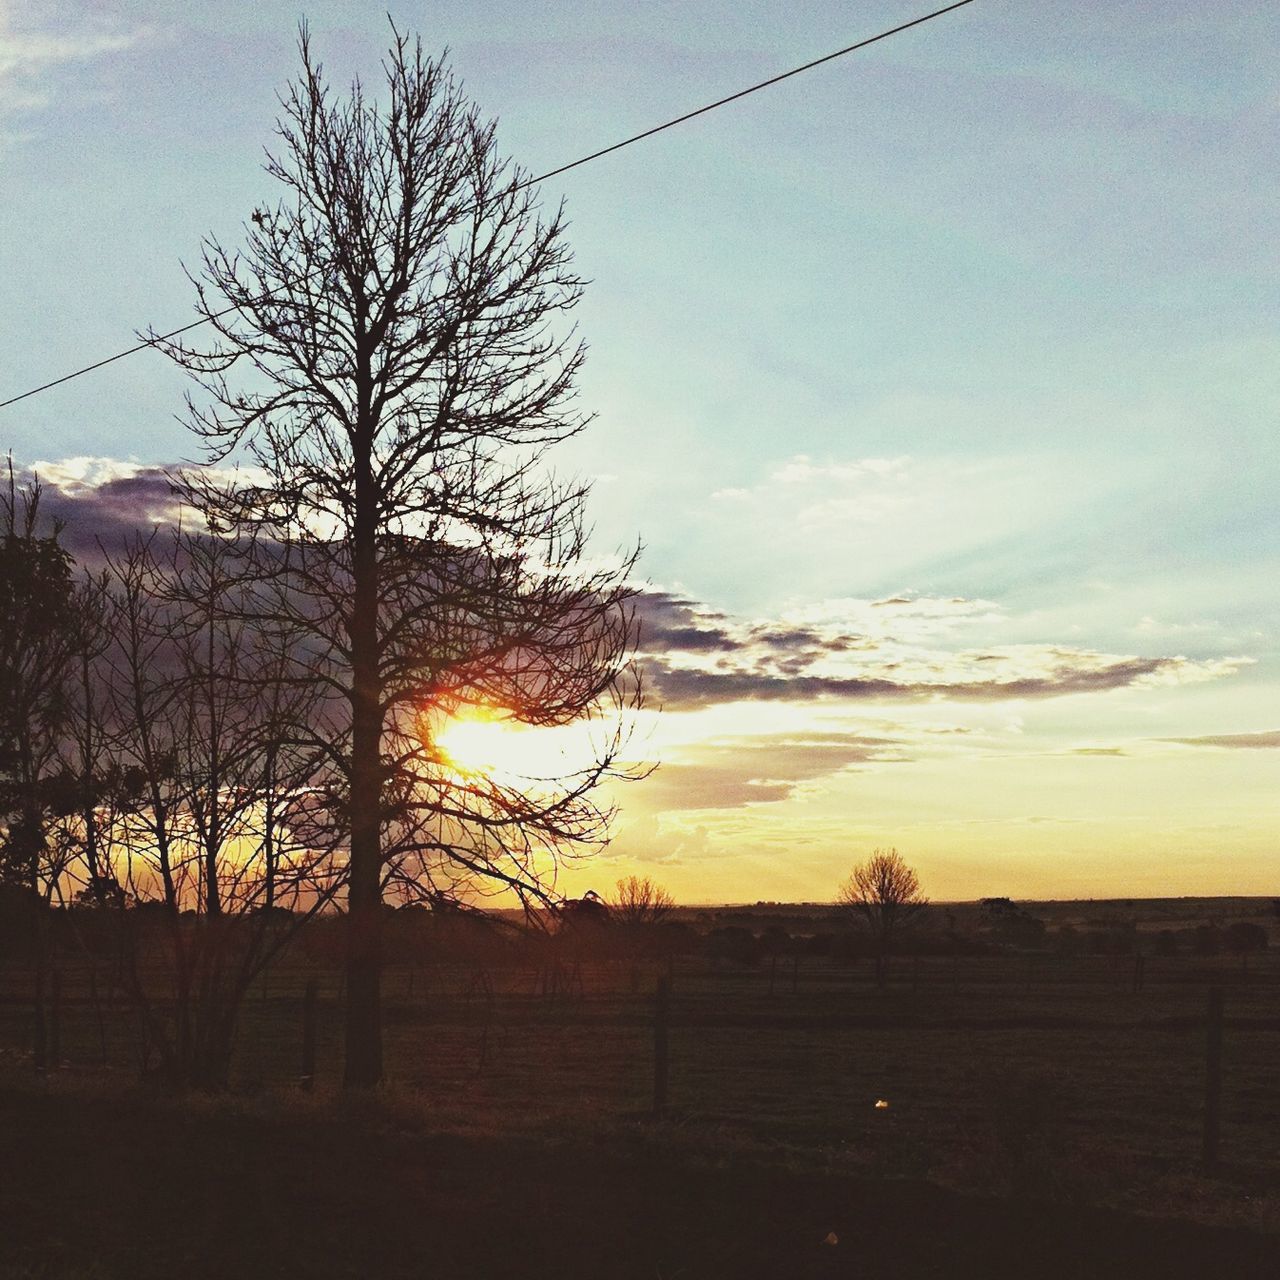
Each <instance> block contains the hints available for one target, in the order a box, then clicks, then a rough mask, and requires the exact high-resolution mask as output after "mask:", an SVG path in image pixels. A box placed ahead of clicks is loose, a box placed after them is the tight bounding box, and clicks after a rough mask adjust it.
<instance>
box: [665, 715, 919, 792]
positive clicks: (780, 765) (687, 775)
mask: <svg viewBox="0 0 1280 1280" xmlns="http://www.w3.org/2000/svg"><path fill="white" fill-rule="evenodd" d="M906 759H907V757H906V756H904V755H903V753H902V744H901V742H900V741H899V740H898V739H895V738H887V737H878V736H869V735H863V734H853V733H839V732H817V733H805V734H767V735H757V736H753V737H735V738H725V739H721V740H719V741H715V742H710V743H706V744H699V745H696V746H692V747H688V748H686V749H685V751H684V752H683V758H682V759H678V760H675V761H672V762H671V763H666V764H663V765H662V766H661V767H660V768H659V769H658V771H657V772H656V773H654V774H653V775H651V776H650V777H649V778H648V779H647V780H646V782H645V783H644V804H645V806H646V807H652V808H653V809H655V810H657V811H664V810H690V809H737V808H743V807H745V806H748V805H760V804H776V803H779V802H780V801H783V800H790V799H791V798H792V797H794V796H795V795H796V793H797V792H798V791H799V790H800V789H801V788H802V787H803V786H804V785H805V784H809V783H814V782H817V781H818V780H820V779H822V778H828V777H832V776H834V775H836V774H838V773H843V772H845V771H847V770H849V769H852V768H855V767H856V766H858V765H861V764H867V763H873V762H875V763H886V762H901V761H904V760H906Z"/></svg>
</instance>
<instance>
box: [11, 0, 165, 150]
mask: <svg viewBox="0 0 1280 1280" xmlns="http://www.w3.org/2000/svg"><path fill="white" fill-rule="evenodd" d="M24 19H25V21H24V22H23V23H22V24H19V23H18V22H16V21H15V15H14V12H13V11H11V10H10V9H9V8H8V7H7V6H6V7H5V8H4V9H0V121H3V120H5V119H6V118H9V119H12V118H13V117H15V116H17V115H19V114H20V113H23V112H31V111H37V110H39V109H40V108H41V107H44V106H47V105H48V104H49V102H50V101H51V100H52V97H53V88H52V83H51V79H50V77H51V75H52V74H53V73H54V72H55V71H56V70H57V69H58V68H60V67H65V66H68V65H84V64H86V63H89V62H93V61H95V60H97V59H99V58H103V57H107V56H109V55H111V54H115V53H121V52H123V51H124V50H126V49H129V48H132V47H133V46H135V45H137V44H139V43H141V42H142V41H145V40H148V39H150V38H152V37H153V36H154V35H155V29H154V28H153V27H150V26H137V27H130V28H122V27H120V26H119V25H118V24H117V23H114V22H112V21H110V20H109V19H105V18H94V17H90V16H82V17H81V18H80V25H79V27H78V29H76V30H65V29H60V28H61V27H62V23H61V22H60V21H59V18H58V15H57V14H55V13H53V12H51V11H48V10H44V11H41V10H40V9H38V8H37V9H36V10H35V11H34V12H32V11H31V10H30V9H29V10H28V11H27V12H26V13H25V14H24ZM6 136H7V137H8V138H9V140H13V139H14V138H15V137H17V136H19V135H18V134H16V133H14V132H13V131H10V130H5V131H4V132H0V141H3V140H4V138H5V137H6Z"/></svg>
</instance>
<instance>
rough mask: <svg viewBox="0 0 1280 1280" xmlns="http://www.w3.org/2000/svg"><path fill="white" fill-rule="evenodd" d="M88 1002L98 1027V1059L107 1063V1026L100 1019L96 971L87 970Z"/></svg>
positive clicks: (104, 1063) (100, 1006)
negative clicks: (91, 1006)
mask: <svg viewBox="0 0 1280 1280" xmlns="http://www.w3.org/2000/svg"><path fill="white" fill-rule="evenodd" d="M89 1002H90V1003H91V1004H92V1005H93V1018H94V1022H95V1023H96V1024H97V1028H98V1061H99V1063H100V1064H101V1065H102V1066H104V1067H105V1066H106V1065H107V1027H106V1024H105V1023H104V1022H103V1020H102V1001H101V1000H100V999H99V998H98V971H97V969H90V970H89Z"/></svg>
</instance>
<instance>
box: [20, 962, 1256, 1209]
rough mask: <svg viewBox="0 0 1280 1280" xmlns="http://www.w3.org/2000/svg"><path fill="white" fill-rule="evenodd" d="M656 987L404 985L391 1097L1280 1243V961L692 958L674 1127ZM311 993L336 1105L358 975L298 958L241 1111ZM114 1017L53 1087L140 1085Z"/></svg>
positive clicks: (268, 1081) (525, 1124)
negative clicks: (346, 980) (306, 992)
mask: <svg viewBox="0 0 1280 1280" xmlns="http://www.w3.org/2000/svg"><path fill="white" fill-rule="evenodd" d="M659 973H662V974H666V973H667V968H666V967H665V966H663V967H661V968H660V969H659V968H650V969H645V970H643V971H640V972H637V971H635V969H634V968H633V967H632V966H630V965H623V964H617V965H595V966H584V967H583V968H582V969H581V970H580V971H579V972H578V974H577V977H578V979H579V980H580V981H579V982H575V983H574V984H573V988H572V991H571V993H569V994H562V995H559V996H555V997H550V996H544V995H541V994H539V990H540V985H539V981H538V976H537V975H536V974H535V973H533V972H532V971H527V970H520V969H505V970H499V969H496V970H493V971H492V972H490V973H487V974H485V975H483V979H482V978H481V977H480V976H478V974H477V973H476V972H475V971H472V970H469V969H463V968H458V967H449V966H430V967H423V966H416V967H413V968H409V967H399V968H392V969H391V970H389V971H388V974H387V981H386V1010H385V1012H386V1023H387V1037H386V1038H387V1058H388V1074H389V1077H390V1081H391V1086H390V1087H391V1090H392V1092H393V1093H394V1094H395V1096H397V1097H398V1098H400V1099H402V1100H408V1102H409V1104H410V1105H412V1106H413V1107H414V1108H415V1110H416V1111H418V1112H420V1113H421V1114H422V1115H423V1116H424V1117H426V1119H427V1121H428V1122H429V1125H430V1127H431V1129H432V1131H433V1132H439V1133H450V1134H455V1135H458V1134H472V1135H474V1134H487V1135H495V1136H508V1137H509V1136H513V1135H516V1136H524V1137H527V1138H532V1139H537V1140H555V1141H559V1140H562V1139H572V1140H574V1141H586V1142H591V1143H604V1144H605V1145H606V1147H607V1146H608V1144H609V1143H611V1142H615V1141H616V1142H624V1143H625V1142H633V1141H637V1140H639V1141H643V1142H646V1143H647V1142H651V1141H659V1137H660V1143H661V1145H662V1146H663V1148H664V1149H671V1150H678V1149H686V1150H688V1151H690V1152H699V1153H702V1155H703V1156H706V1155H708V1154H709V1155H710V1156H711V1157H712V1158H713V1159H719V1160H722V1161H732V1160H735V1159H738V1158H751V1159H763V1160H765V1161H766V1162H771V1163H773V1164H777V1165H780V1166H785V1167H787V1168H789V1169H792V1170H797V1171H807V1172H822V1173H827V1174H831V1173H839V1174H842V1175H854V1176H858V1177H867V1178H877V1179H882V1178H898V1179H902V1178H907V1179H918V1180H926V1181H928V1182H930V1183H933V1184H936V1185H939V1186H942V1187H949V1188H954V1189H958V1190H963V1191H967V1192H978V1193H981V1194H989V1195H1010V1194H1014V1193H1017V1194H1023V1195H1027V1194H1029V1195H1032V1196H1036V1197H1039V1198H1042V1199H1044V1200H1046V1201H1049V1202H1053V1203H1058V1204H1064V1205H1077V1206H1080V1205H1098V1206H1113V1207H1119V1208H1123V1209H1127V1210H1134V1211H1138V1212H1144V1213H1152V1214H1157V1215H1161V1216H1168V1217H1178V1218H1186V1219H1192V1220H1199V1221H1203V1222H1212V1223H1218V1224H1230V1225H1247V1226H1251V1227H1257V1228H1260V1229H1263V1230H1270V1231H1280V1070H1277V1066H1278V1064H1280V957H1277V956H1272V955H1269V954H1266V953H1264V954H1263V955H1261V956H1254V957H1251V958H1250V960H1249V962H1248V968H1247V969H1243V968H1242V964H1241V961H1240V960H1239V959H1238V958H1232V957H1212V958H1207V959H1206V958H1195V957H1190V956H1180V957H1173V958H1157V957H1152V956H1148V957H1147V958H1146V960H1145V965H1144V972H1143V974H1142V985H1141V989H1138V990H1135V989H1134V986H1135V981H1134V979H1135V970H1134V963H1133V961H1132V960H1131V959H1129V958H1110V957H1069V958H1067V957H1055V956H1048V955H1044V956H1037V957H1033V958H1028V957H1021V956H992V957H984V958H978V957H966V958H962V959H960V960H953V959H951V958H933V957H925V958H922V959H920V960H919V961H912V960H911V959H907V958H904V959H902V960H901V961H899V962H898V964H897V967H896V969H895V970H894V972H893V975H892V981H891V982H890V985H889V986H888V987H887V988H885V989H878V988H877V987H876V986H875V985H874V984H873V983H872V982H871V980H870V977H871V971H870V967H869V965H866V964H860V965H852V966H850V965H843V964H838V963H835V962H831V961H827V960H825V959H817V958H803V959H801V960H800V961H799V962H798V963H797V964H796V965H795V967H793V962H792V961H791V960H790V959H783V960H781V961H779V962H778V963H777V964H776V965H773V964H772V963H771V962H770V961H768V960H765V961H764V962H763V963H761V964H760V965H757V966H746V967H735V966H731V965H721V966H719V967H717V966H716V965H715V964H713V963H710V962H708V961H705V960H703V959H701V958H698V957H689V958H682V959H681V960H679V961H677V962H676V964H675V965H674V968H673V970H672V972H671V983H672V989H673V996H672V1005H671V1025H670V1068H669V1071H670V1077H669V1098H668V1109H667V1113H666V1116H665V1118H664V1120H663V1122H662V1123H661V1124H660V1125H654V1124H652V1123H651V1122H650V1119H649V1113H650V1110H651V1107H652V1089H653V998H652V994H651V992H652V990H653V985H654V982H655V980H656V978H657V976H658V975H659ZM311 978H315V979H317V980H318V982H319V987H320V999H319V1005H318V1010H319V1028H318V1030H319V1036H318V1040H319V1044H318V1070H317V1084H316V1094H317V1096H318V1097H320V1098H322V1099H323V1098H325V1097H328V1096H330V1095H331V1094H332V1093H333V1092H334V1091H335V1090H336V1085H337V1082H338V1079H339V1074H340V1042H339V1041H340V1031H341V1018H340V1003H339V1000H340V990H339V977H338V975H337V974H336V973H331V972H325V971H323V970H317V969H314V968H312V967H309V966H306V965H303V964H301V963H299V964H282V965H280V966H278V967H277V968H276V969H274V970H273V971H272V972H271V973H270V974H269V975H267V977H266V980H265V981H264V982H263V983H261V984H259V985H258V986H257V987H255V989H254V991H253V992H252V994H251V996H250V998H249V999H248V1001H247V1003H246V1006H245V1009H244V1014H243V1018H242V1023H241V1028H240V1036H239V1042H238V1043H239V1048H238V1052H237V1056H236V1060H235V1067H234V1074H235V1089H236V1091H237V1092H238V1093H241V1094H246V1095H249V1096H253V1095H255V1094H258V1095H263V1096H266V1095H270V1094H275V1095H277V1096H279V1095H280V1094H281V1093H282V1092H283V1093H285V1094H287V1093H290V1092H292V1091H294V1090H296V1089H297V1084H298V1079H299V1074H300V1070H301V1039H302V993H303V989H304V986H305V984H306V982H307V981H308V979H311ZM0 980H2V981H3V984H4V986H3V991H4V995H5V998H4V1000H3V1001H2V1002H0V1053H3V1055H4V1065H3V1074H4V1075H6V1076H7V1077H8V1078H9V1079H10V1080H18V1079H26V1078H29V1077H30V1076H31V1069H30V1063H29V1060H28V1058H27V1056H26V1047H25V1046H26V1045H27V1044H28V1043H29V1039H28V1025H29V1017H30V1014H29V1001H28V999H27V998H26V997H25V996H24V991H25V984H26V983H27V981H28V975H27V974H26V972H25V971H23V970H19V969H15V968H12V967H11V968H10V969H9V970H7V971H6V972H4V973H3V974H0ZM1212 983H1217V984H1220V985H1222V986H1223V987H1224V990H1225V998H1226V1014H1227V1021H1226V1028H1225V1035H1224V1052H1223V1080H1224V1085H1223V1108H1222V1116H1223V1123H1222V1137H1221V1162H1220V1165H1219V1167H1218V1168H1217V1169H1216V1170H1214V1171H1212V1172H1211V1173H1210V1172H1206V1171H1204V1170H1202V1169H1200V1168H1199V1156H1200V1144H1201V1130H1202V1118H1203V1111H1204V1093H1205V1038H1206V1037H1205V1025H1204V1021H1205V1009H1206V997H1207V990H1208V987H1209V986H1210V984H1212ZM633 987H634V988H635V989H634V990H633ZM100 994H101V993H100ZM100 1004H101V1006H102V1017H101V1022H100V1021H99V1018H98V1016H97V1014H96V1013H95V1010H94V1007H93V1005H92V1004H91V1002H90V1001H89V999H88V989H87V978H86V977H85V975H84V974H83V973H81V972H78V971H76V970H75V969H74V967H72V966H67V967H66V969H65V972H64V974H63V978H62V995H61V1012H60V1018H59V1023H60V1026H59V1032H60V1036H59V1038H60V1057H61V1061H62V1063H63V1064H64V1065H62V1066H60V1067H59V1068H58V1069H57V1070H55V1071H53V1072H51V1073H50V1074H49V1077H48V1078H47V1079H46V1081H45V1082H44V1084H43V1085H42V1086H40V1087H42V1088H45V1089H51V1090H54V1091H56V1090H57V1089H59V1088H62V1087H66V1086H67V1085H69V1084H70V1083H71V1082H80V1083H82V1084H88V1083H89V1082H92V1081H94V1080H99V1081H101V1080H110V1081H116V1082H119V1083H120V1084H121V1085H123V1084H125V1083H126V1082H128V1081H130V1080H132V1079H134V1078H136V1076H137V1067H138V1061H137V1046H136V1038H135V1037H134V1035H133V1030H132V1026H131V1023H130V1020H129V1018H128V1017H127V1016H126V1014H125V1013H124V1011H123V1006H122V1005H117V1006H116V1008H115V1010H114V1011H113V1009H112V1008H111V1007H110V1005H109V1003H108V1001H107V1000H106V997H105V996H103V997H102V999H101V1001H100ZM104 1045H105V1049H106V1054H105V1059H106V1061H105V1065H104V1063H103V1048H104ZM24 1087H27V1086H25V1085H24ZM878 1101H884V1102H887V1103H888V1104H889V1105H888V1106H887V1107H877V1106H876V1103H877V1102H878ZM637 1135H639V1137H637Z"/></svg>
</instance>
